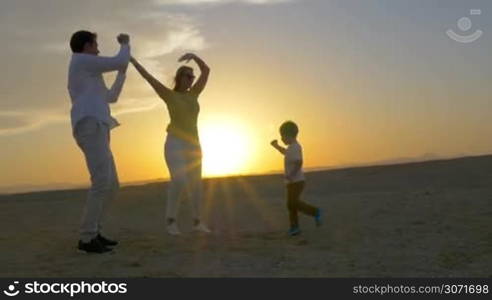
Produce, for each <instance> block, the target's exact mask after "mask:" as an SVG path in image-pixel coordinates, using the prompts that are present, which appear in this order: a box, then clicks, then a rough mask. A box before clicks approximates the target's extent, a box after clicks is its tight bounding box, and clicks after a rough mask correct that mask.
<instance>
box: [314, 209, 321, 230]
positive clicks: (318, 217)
mask: <svg viewBox="0 0 492 300" xmlns="http://www.w3.org/2000/svg"><path fill="white" fill-rule="evenodd" d="M314 223H315V224H316V226H317V227H319V226H321V224H323V222H322V221H321V209H319V208H318V210H317V211H316V215H315V216H314Z"/></svg>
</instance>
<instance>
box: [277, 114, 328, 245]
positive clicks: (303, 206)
mask: <svg viewBox="0 0 492 300" xmlns="http://www.w3.org/2000/svg"><path fill="white" fill-rule="evenodd" d="M298 132H299V129H298V128H297V125H296V123H294V122H292V121H287V122H284V123H283V124H282V125H281V126H280V135H281V136H282V142H284V144H286V145H287V148H283V147H281V146H280V145H279V144H278V141H277V140H273V141H272V142H271V145H272V146H273V147H274V148H275V149H277V150H278V151H279V152H280V153H282V154H283V155H284V168H285V179H286V187H287V208H288V209H289V219H290V229H289V232H288V233H289V235H291V236H294V235H298V234H299V233H301V231H300V229H299V222H298V218H297V212H298V211H300V212H303V213H304V214H306V215H310V216H313V217H314V221H315V223H316V226H320V225H321V210H320V209H319V208H317V207H314V206H312V205H309V204H307V203H306V202H303V201H301V199H300V196H301V193H302V191H303V189H304V185H305V179H304V174H303V172H302V147H301V145H300V144H299V143H298V142H297V134H298Z"/></svg>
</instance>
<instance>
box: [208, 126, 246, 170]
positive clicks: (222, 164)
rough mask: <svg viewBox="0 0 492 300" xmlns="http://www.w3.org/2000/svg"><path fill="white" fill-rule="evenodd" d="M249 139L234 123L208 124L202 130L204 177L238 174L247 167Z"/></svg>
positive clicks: (244, 131) (243, 130)
mask: <svg viewBox="0 0 492 300" xmlns="http://www.w3.org/2000/svg"><path fill="white" fill-rule="evenodd" d="M248 141H249V137H248V134H247V131H246V130H245V129H244V128H242V127H241V126H240V125H239V124H237V123H234V122H214V123H207V124H205V125H203V126H201V128H200V142H201V145H202V152H203V162H202V163H203V175H204V176H225V175H233V174H238V173H241V172H242V171H244V169H245V167H246V166H247V163H248V160H249V157H248V144H249V142H248Z"/></svg>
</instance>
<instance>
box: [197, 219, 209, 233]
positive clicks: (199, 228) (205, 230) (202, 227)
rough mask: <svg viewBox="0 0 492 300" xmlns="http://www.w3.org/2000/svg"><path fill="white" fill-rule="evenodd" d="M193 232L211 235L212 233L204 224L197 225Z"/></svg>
mask: <svg viewBox="0 0 492 300" xmlns="http://www.w3.org/2000/svg"><path fill="white" fill-rule="evenodd" d="M193 231H197V232H203V233H211V232H212V231H210V229H208V227H207V226H206V225H205V224H203V223H202V222H200V223H198V224H196V225H194V226H193Z"/></svg>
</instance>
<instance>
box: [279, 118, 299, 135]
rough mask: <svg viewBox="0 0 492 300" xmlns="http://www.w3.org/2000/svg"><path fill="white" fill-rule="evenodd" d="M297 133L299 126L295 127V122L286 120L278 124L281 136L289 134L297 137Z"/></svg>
mask: <svg viewBox="0 0 492 300" xmlns="http://www.w3.org/2000/svg"><path fill="white" fill-rule="evenodd" d="M298 133H299V128H298V127H297V125H296V123H294V122H292V121H286V122H284V123H283V124H282V125H280V135H282V136H289V137H293V138H295V137H297V134H298Z"/></svg>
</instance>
